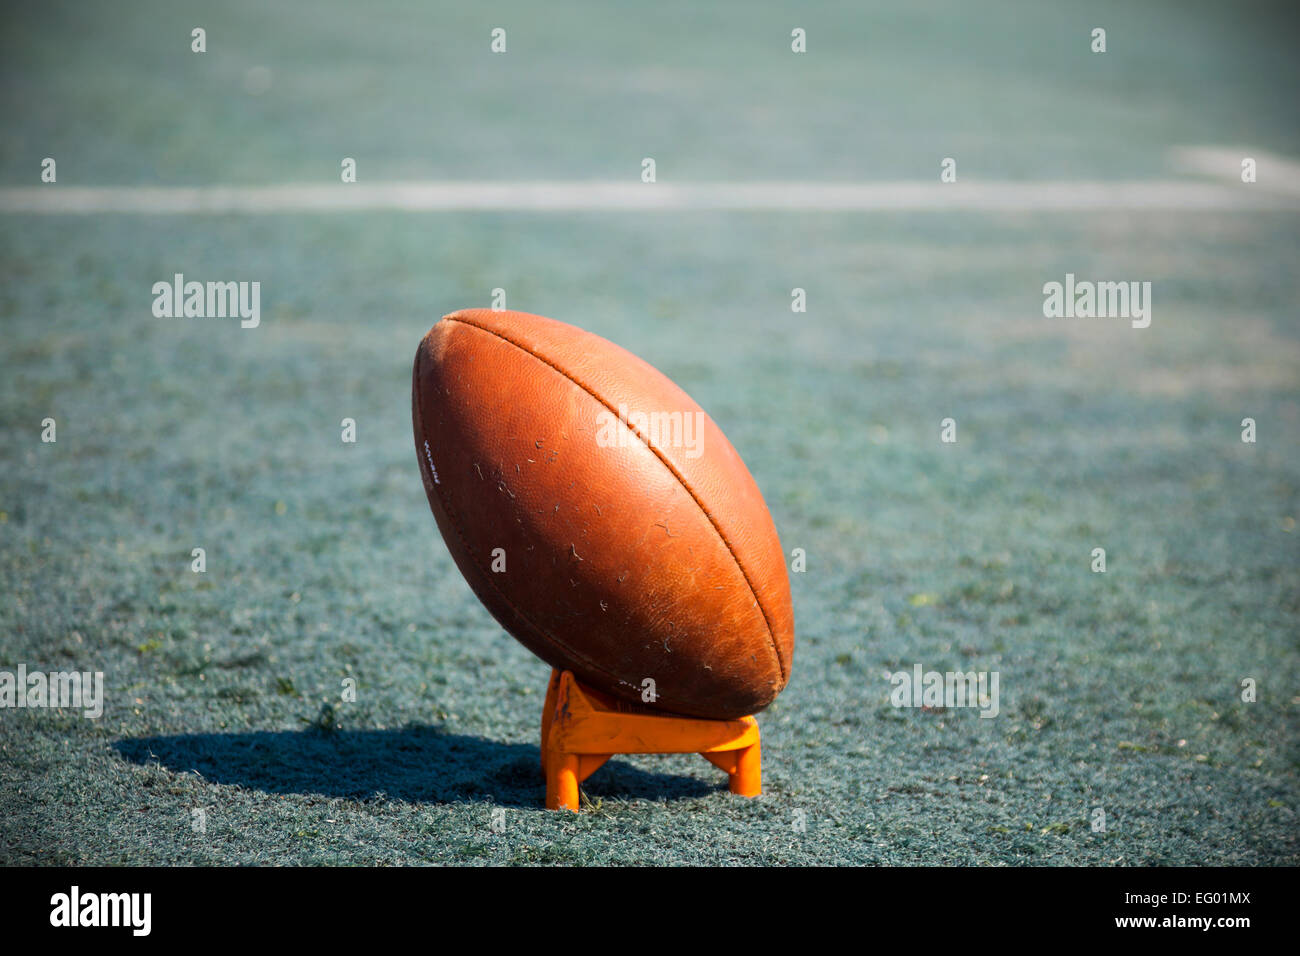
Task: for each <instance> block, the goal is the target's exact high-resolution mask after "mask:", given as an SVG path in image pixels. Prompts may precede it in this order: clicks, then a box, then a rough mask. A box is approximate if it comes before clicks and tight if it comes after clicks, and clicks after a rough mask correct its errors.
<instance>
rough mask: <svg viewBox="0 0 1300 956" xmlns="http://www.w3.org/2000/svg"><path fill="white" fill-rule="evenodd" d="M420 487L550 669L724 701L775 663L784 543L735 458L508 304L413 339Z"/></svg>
mask: <svg viewBox="0 0 1300 956" xmlns="http://www.w3.org/2000/svg"><path fill="white" fill-rule="evenodd" d="M411 404H412V418H413V420H414V428H415V449H416V455H417V457H418V459H419V463H420V473H421V475H422V477H423V479H424V489H425V492H426V494H427V496H428V499H429V506H430V507H431V508H432V509H433V514H434V517H435V518H436V520H437V524H438V528H439V530H440V531H441V533H442V538H443V540H444V541H445V542H446V545H447V548H448V550H449V551H450V552H451V556H452V558H453V559H454V560H455V563H456V565H457V567H458V568H459V569H460V572H461V573H462V574H463V575H464V577H465V580H466V581H467V582H468V583H469V586H470V588H471V589H472V590H473V591H474V594H475V595H477V596H478V598H479V600H480V601H482V603H483V604H484V606H485V607H486V608H487V609H488V611H490V612H491V614H492V615H493V617H495V618H496V620H497V621H498V622H499V623H500V624H501V626H502V627H503V628H505V630H506V631H508V632H509V633H510V634H511V635H513V636H514V637H515V638H516V639H518V640H519V641H520V642H521V643H522V644H523V645H524V646H525V647H527V648H528V649H529V650H531V651H532V652H533V653H534V654H536V655H537V656H538V657H540V658H541V659H542V660H544V661H546V662H547V663H548V664H550V665H551V666H552V667H557V668H561V669H568V670H571V671H572V672H573V673H574V675H575V676H576V677H577V678H578V680H580V681H582V682H583V683H585V684H587V685H588V686H591V687H593V688H596V689H598V690H603V691H605V692H607V693H608V694H611V695H613V696H614V697H616V698H621V699H624V700H627V701H633V702H636V703H637V704H640V705H643V706H645V707H648V708H652V709H654V710H658V711H664V712H668V713H677V714H684V715H690V716H697V717H712V718H734V717H740V716H744V715H746V714H751V713H754V712H755V711H758V710H761V709H762V708H764V707H766V706H767V705H768V704H770V703H771V702H772V700H773V699H774V698H775V697H776V695H777V694H778V693H779V692H780V691H781V690H782V688H784V687H785V685H786V682H787V681H788V680H789V679H790V666H791V658H792V655H793V651H794V614H793V611H792V609H791V604H790V583H789V578H788V577H787V575H786V567H785V560H784V552H783V551H782V548H781V543H780V540H779V539H778V537H777V533H776V528H775V527H774V525H773V523H772V518H771V515H770V514H769V512H768V509H767V506H766V505H765V504H764V502H763V497H762V495H761V494H760V493H759V490H758V486H757V485H756V484H755V483H754V479H753V478H752V477H751V476H750V474H749V471H748V469H747V468H746V467H745V464H744V462H742V461H741V459H740V456H739V455H738V454H737V453H736V450H735V449H734V448H732V446H731V443H730V442H728V441H727V439H726V437H725V436H724V435H723V434H722V431H721V430H720V429H719V428H718V426H717V425H716V424H714V422H713V420H712V419H710V418H709V416H708V415H707V414H705V412H704V411H703V410H702V409H701V408H700V407H699V406H698V405H697V404H696V403H695V402H694V401H692V400H691V398H690V396H688V395H687V394H686V393H685V392H684V391H682V390H681V389H680V388H678V387H677V386H676V385H674V384H673V383H672V382H671V381H670V380H669V379H668V378H667V377H666V376H665V375H663V374H662V373H661V372H659V371H657V370H656V369H654V368H653V367H652V366H650V365H649V364H647V363H646V362H643V361H642V360H641V359H639V358H637V357H636V356H635V355H632V354H631V353H630V352H627V351H625V350H624V349H622V348H620V347H619V346H617V345H614V344H613V343H612V342H609V341H606V340H605V339H603V338H600V337H599V336H596V335H593V334H591V333H589V332H585V331H583V330H582V329H579V328H576V327H574V326H571V325H566V324H564V323H563V322H557V321H555V320H553V319H547V318H543V317H541V316H538V315H529V314H527V313H523V312H506V311H493V310H490V309H468V310H465V311H462V312H454V313H452V314H451V315H448V316H446V317H444V318H443V319H442V320H441V321H439V322H438V323H437V324H436V325H434V326H433V328H432V329H430V330H429V332H428V334H427V335H425V337H424V339H423V340H422V341H421V342H420V346H419V348H418V349H417V350H416V355H415V368H414V372H413V384H412V392H411Z"/></svg>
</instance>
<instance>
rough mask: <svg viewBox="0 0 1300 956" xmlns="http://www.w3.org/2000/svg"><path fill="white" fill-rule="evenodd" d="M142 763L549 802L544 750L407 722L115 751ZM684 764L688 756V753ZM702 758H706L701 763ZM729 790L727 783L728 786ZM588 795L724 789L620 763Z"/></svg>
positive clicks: (353, 790)
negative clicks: (382, 727) (541, 761)
mask: <svg viewBox="0 0 1300 956" xmlns="http://www.w3.org/2000/svg"><path fill="white" fill-rule="evenodd" d="M113 746H114V747H115V749H116V750H117V751H118V753H119V754H121V756H122V757H123V758H124V759H126V760H129V761H131V762H132V763H136V764H141V765H144V764H150V763H156V764H158V765H159V766H162V767H165V768H166V769H168V770H170V771H172V772H174V773H187V772H191V771H193V772H196V773H198V774H200V775H201V776H202V777H203V779H205V780H207V781H209V782H210V783H220V784H227V785H233V786H240V787H248V788H251V789H254V790H262V791H264V792H266V793H283V794H290V793H292V794H315V795H318V796H323V797H346V798H348V799H354V800H366V799H374V798H377V797H381V796H385V797H388V798H389V799H396V800H410V801H415V802H424V803H466V802H489V801H490V802H493V803H496V804H500V805H503V806H513V807H521V808H528V807H533V808H537V809H540V808H541V807H542V806H543V805H544V804H545V799H546V787H545V782H544V781H543V779H542V774H541V767H540V764H539V762H538V761H539V759H540V756H539V753H538V748H537V747H536V746H535V745H532V744H509V743H501V742H499V741H495V740H487V739H485V738H482V737H470V736H467V735H465V734H454V733H447V732H445V731H443V730H441V729H439V728H437V727H429V726H421V725H414V724H412V725H408V726H406V727H402V728H400V729H392V730H336V731H332V732H322V731H320V730H316V729H313V728H308V729H305V730H301V731H254V732H250V733H230V734H221V733H207V734H175V735H170V736H157V737H134V738H124V739H122V740H119V741H116V742H115V743H114V745H113ZM680 759H688V758H686V757H682V758H680ZM697 759H698V758H697ZM720 786H721V787H723V788H725V781H724V782H723V783H722V784H720ZM584 789H587V790H589V791H590V792H592V793H593V794H599V795H600V796H602V797H609V798H624V799H635V798H645V799H651V800H656V799H665V798H674V797H700V796H704V795H706V794H709V793H712V792H714V791H716V790H717V789H719V786H717V785H710V784H709V783H706V782H705V781H703V780H699V779H696V778H694V777H685V776H680V775H676V774H663V773H651V772H647V771H644V770H641V769H640V768H638V767H634V766H632V765H630V764H628V763H627V762H625V761H622V760H618V759H617V758H615V759H614V760H612V761H610V762H609V763H608V764H607V765H606V766H604V767H602V768H601V769H600V770H597V771H596V773H595V774H594V775H592V777H591V778H590V780H589V781H588V784H584Z"/></svg>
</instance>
